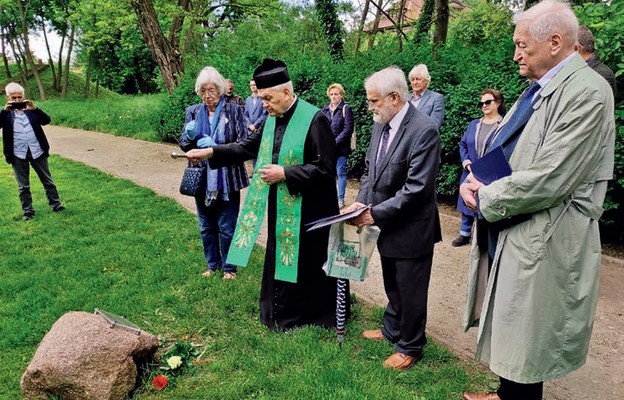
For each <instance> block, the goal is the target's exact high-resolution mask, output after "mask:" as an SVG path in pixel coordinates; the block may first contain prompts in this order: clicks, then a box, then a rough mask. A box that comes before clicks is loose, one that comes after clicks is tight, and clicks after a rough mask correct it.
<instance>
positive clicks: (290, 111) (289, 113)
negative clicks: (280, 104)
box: [277, 95, 297, 118]
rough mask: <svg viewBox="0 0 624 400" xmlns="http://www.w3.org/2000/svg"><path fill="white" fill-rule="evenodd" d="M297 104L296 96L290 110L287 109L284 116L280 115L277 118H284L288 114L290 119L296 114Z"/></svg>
mask: <svg viewBox="0 0 624 400" xmlns="http://www.w3.org/2000/svg"><path fill="white" fill-rule="evenodd" d="M296 103H297V96H296V95H295V99H294V100H293V102H292V103H291V104H290V106H289V107H288V109H286V111H284V114H282V115H280V116H279V117H277V118H284V117H285V116H286V114H288V116H289V117H290V116H291V115H292V114H293V113H294V112H295V108H294V107H293V106H294V105H295V104H296Z"/></svg>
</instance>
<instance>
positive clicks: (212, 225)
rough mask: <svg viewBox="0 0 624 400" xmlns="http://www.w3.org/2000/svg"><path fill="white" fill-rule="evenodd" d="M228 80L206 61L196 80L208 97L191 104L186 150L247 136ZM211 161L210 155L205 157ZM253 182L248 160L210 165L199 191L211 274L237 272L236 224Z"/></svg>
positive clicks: (199, 211)
mask: <svg viewBox="0 0 624 400" xmlns="http://www.w3.org/2000/svg"><path fill="white" fill-rule="evenodd" d="M226 90H227V84H226V80H225V79H224V78H223V76H221V74H219V71H217V70H216V69H214V68H213V67H206V68H204V69H203V70H201V72H200V73H199V76H197V80H196V81H195V92H196V93H197V95H198V96H199V97H200V98H201V99H202V103H200V104H195V105H192V106H190V107H189V108H187V109H186V120H185V121H184V131H183V132H182V137H181V138H180V148H182V150H184V151H189V150H191V149H197V148H205V147H209V146H214V145H215V144H226V143H233V142H238V141H241V140H243V139H245V137H246V136H247V127H246V126H245V118H244V116H243V109H242V108H241V107H239V106H238V105H236V104H231V103H227V102H226V100H225V98H224V95H225V93H226ZM202 163H203V164H206V165H205V166H206V167H207V161H202ZM247 186H249V179H248V177H247V172H246V170H245V166H244V164H243V163H238V164H234V165H231V166H228V167H221V168H217V169H210V168H207V173H206V190H205V191H204V192H202V193H201V194H200V195H199V196H197V197H195V205H196V207H197V220H198V222H199V233H200V235H201V239H202V244H203V246H204V256H205V257H206V263H207V264H208V269H207V270H206V272H204V273H203V275H204V276H206V277H208V276H211V275H212V274H214V273H215V272H216V271H217V270H219V269H222V270H223V279H234V278H236V266H235V265H231V264H227V263H226V262H225V260H226V259H227V255H228V250H229V248H230V243H231V242H232V236H233V235H234V229H235V228H236V221H237V219H238V212H239V207H240V190H241V189H243V188H245V187H247Z"/></svg>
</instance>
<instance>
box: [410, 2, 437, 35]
mask: <svg viewBox="0 0 624 400" xmlns="http://www.w3.org/2000/svg"><path fill="white" fill-rule="evenodd" d="M434 9H435V0H425V4H424V5H423V8H422V9H421V11H420V16H419V17H418V24H416V33H415V34H414V42H416V43H420V41H421V40H422V39H426V38H427V36H428V34H429V28H430V27H431V20H432V19H433V12H434Z"/></svg>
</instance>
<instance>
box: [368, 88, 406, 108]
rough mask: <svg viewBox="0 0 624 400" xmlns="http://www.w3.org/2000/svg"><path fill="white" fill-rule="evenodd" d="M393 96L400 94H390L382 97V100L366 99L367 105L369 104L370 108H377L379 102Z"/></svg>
mask: <svg viewBox="0 0 624 400" xmlns="http://www.w3.org/2000/svg"><path fill="white" fill-rule="evenodd" d="M393 94H398V93H397V92H390V93H388V94H387V95H385V96H382V97H381V98H379V99H366V104H368V106H369V107H370V106H375V105H377V103H379V101H380V100H381V99H384V98H386V97H388V96H391V95H393Z"/></svg>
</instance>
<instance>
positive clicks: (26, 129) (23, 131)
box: [13, 111, 43, 160]
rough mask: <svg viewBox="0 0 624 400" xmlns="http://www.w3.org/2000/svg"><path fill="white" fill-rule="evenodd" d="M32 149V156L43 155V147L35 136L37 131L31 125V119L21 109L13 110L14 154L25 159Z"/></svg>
mask: <svg viewBox="0 0 624 400" xmlns="http://www.w3.org/2000/svg"><path fill="white" fill-rule="evenodd" d="M28 149H30V154H31V155H32V158H35V159H36V158H39V157H41V155H43V149H42V148H41V146H40V145H39V141H38V140H37V137H36V136H35V131H34V130H33V128H32V126H31V125H30V120H29V119H28V117H27V116H26V114H25V113H23V112H21V111H14V112H13V154H14V155H15V157H17V158H21V159H22V160H25V159H26V157H27V154H28Z"/></svg>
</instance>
